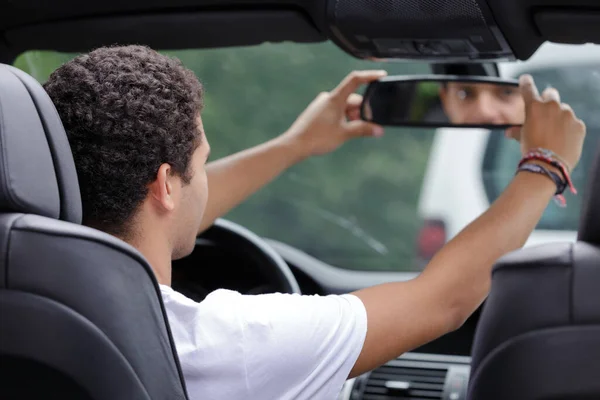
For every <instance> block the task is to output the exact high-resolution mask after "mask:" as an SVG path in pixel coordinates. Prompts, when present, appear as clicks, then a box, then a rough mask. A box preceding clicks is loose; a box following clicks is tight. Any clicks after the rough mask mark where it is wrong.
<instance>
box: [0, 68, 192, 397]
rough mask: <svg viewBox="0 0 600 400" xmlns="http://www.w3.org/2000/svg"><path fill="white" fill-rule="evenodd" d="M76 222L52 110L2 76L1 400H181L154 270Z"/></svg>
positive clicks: (72, 178) (19, 80) (73, 183)
mask: <svg viewBox="0 0 600 400" xmlns="http://www.w3.org/2000/svg"><path fill="white" fill-rule="evenodd" d="M80 221H81V199H80V197H79V187H78V184H77V176H76V171H75V167H74V163H73V158H72V155H71V151H70V148H69V145H68V141H67V138H66V135H65V132H64V130H63V127H62V124H61V122H60V119H59V117H58V114H57V112H56V110H55V108H54V106H53V105H52V102H51V101H50V99H49V97H48V96H47V94H46V93H45V91H44V89H43V88H42V87H41V86H40V85H39V84H38V83H37V82H36V81H35V80H34V79H33V78H31V77H30V76H28V75H27V74H25V73H23V72H21V71H19V70H16V69H15V68H13V67H10V66H6V65H0V365H1V366H2V368H1V370H2V373H0V398H2V399H30V398H53V397H57V398H61V399H95V400H108V399H110V400H117V399H128V400H131V399H145V400H146V399H156V400H162V399H186V392H185V385H184V382H183V375H182V373H181V368H180V366H179V361H178V358H177V353H176V350H175V346H174V343H173V339H172V337H171V333H170V330H169V325H168V323H167V317H166V313H165V310H164V305H163V303H162V300H161V296H160V291H159V287H158V284H157V281H156V278H155V276H154V274H153V272H152V270H151V268H150V266H149V265H148V263H147V262H146V260H145V259H144V258H143V257H142V255H141V254H140V253H139V252H137V251H136V250H135V249H134V248H133V247H131V246H129V245H127V244H126V243H124V242H122V241H120V240H118V239H116V238H114V237H112V236H110V235H107V234H105V233H103V232H100V231H97V230H94V229H91V228H87V227H84V226H81V225H79V222H80Z"/></svg>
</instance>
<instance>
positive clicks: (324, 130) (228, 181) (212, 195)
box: [199, 71, 385, 233]
mask: <svg viewBox="0 0 600 400" xmlns="http://www.w3.org/2000/svg"><path fill="white" fill-rule="evenodd" d="M382 76H385V72H384V71H356V72H353V73H351V74H350V75H348V76H347V77H346V78H345V79H344V81H342V83H340V85H339V86H338V87H337V88H335V89H334V90H333V91H331V92H323V93H321V94H319V96H317V98H316V99H315V100H314V101H313V102H312V103H311V104H310V105H309V106H308V107H307V108H306V110H304V112H303V113H302V114H301V115H300V116H299V117H298V119H296V121H295V122H294V124H292V126H291V127H290V128H289V129H288V130H287V131H286V132H285V133H284V134H282V135H281V136H279V137H276V138H275V139H272V140H270V141H268V142H266V143H263V144H261V145H258V146H256V147H253V148H251V149H248V150H244V151H242V152H239V153H236V154H233V155H231V156H228V157H225V158H222V159H220V160H217V161H213V162H211V163H209V164H208V165H207V175H208V191H209V197H208V204H207V207H206V211H205V213H204V217H203V219H202V224H201V226H200V229H199V233H200V232H203V231H204V230H206V229H207V228H208V227H210V226H211V225H212V224H213V222H214V221H215V220H216V219H217V218H219V217H221V216H223V215H225V214H226V213H227V212H229V211H230V210H231V209H232V208H234V207H235V206H237V205H238V204H239V203H241V202H242V201H244V200H245V199H246V198H248V197H249V196H251V195H252V194H253V193H255V192H256V191H257V190H259V189H260V188H261V187H263V186H264V185H266V184H267V183H269V182H271V181H272V180H273V179H275V178H276V177H277V176H279V175H280V174H281V173H282V172H283V171H285V170H286V169H288V168H289V167H291V166H292V165H294V164H296V163H298V162H300V161H302V160H304V159H305V158H307V157H310V156H313V155H321V154H326V153H329V152H331V151H333V150H335V149H337V148H338V147H340V146H341V145H342V144H343V143H345V142H346V141H347V140H350V139H352V138H356V137H364V136H380V135H381V134H382V133H383V130H382V128H381V127H379V126H377V125H373V124H371V123H367V122H364V121H361V120H360V119H359V110H360V104H361V102H362V97H361V96H360V95H358V94H355V93H354V91H356V89H357V88H358V87H359V86H360V85H363V84H365V83H368V82H370V81H373V80H376V79H378V78H381V77H382Z"/></svg>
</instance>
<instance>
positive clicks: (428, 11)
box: [326, 0, 600, 62]
mask: <svg viewBox="0 0 600 400" xmlns="http://www.w3.org/2000/svg"><path fill="white" fill-rule="evenodd" d="M326 13H327V18H326V21H327V26H326V30H327V34H328V36H329V37H330V38H331V40H333V41H334V42H335V43H336V44H337V45H338V46H340V47H341V48H342V49H343V50H345V51H346V52H348V53H349V54H351V55H353V56H355V57H358V58H364V59H373V58H375V59H418V60H425V61H430V62H435V61H443V62H478V61H479V62H484V61H490V60H512V59H521V60H525V59H527V58H529V57H530V56H531V55H532V54H533V53H534V52H535V50H537V48H538V47H539V46H540V45H541V44H542V43H543V42H545V41H554V42H559V43H572V44H578V43H586V42H594V43H600V2H599V1H598V0H376V1H374V0H328V1H327V8H326Z"/></svg>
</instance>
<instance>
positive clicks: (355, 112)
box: [346, 93, 363, 121]
mask: <svg viewBox="0 0 600 400" xmlns="http://www.w3.org/2000/svg"><path fill="white" fill-rule="evenodd" d="M362 99H363V97H362V96H361V95H360V94H358V93H352V94H351V95H350V97H348V101H347V102H346V118H348V120H350V121H354V120H357V119H360V106H361V105H362Z"/></svg>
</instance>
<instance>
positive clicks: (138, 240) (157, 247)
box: [126, 229, 171, 286]
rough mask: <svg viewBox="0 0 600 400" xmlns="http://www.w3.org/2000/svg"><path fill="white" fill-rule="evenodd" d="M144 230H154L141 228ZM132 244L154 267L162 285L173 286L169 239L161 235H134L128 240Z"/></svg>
mask: <svg viewBox="0 0 600 400" xmlns="http://www.w3.org/2000/svg"><path fill="white" fill-rule="evenodd" d="M139 231H142V232H152V231H149V230H146V229H140V230H139ZM126 241H127V242H128V243H129V244H130V245H132V246H133V247H135V248H136V249H138V251H139V252H140V253H142V255H143V256H144V258H146V261H148V263H149V264H150V266H151V267H152V270H153V271H154V275H155V276H156V280H158V283H160V284H161V285H167V286H171V248H170V245H169V241H168V240H166V238H163V237H161V236H160V235H152V234H149V235H144V234H138V235H134V237H133V238H131V239H129V240H126Z"/></svg>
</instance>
